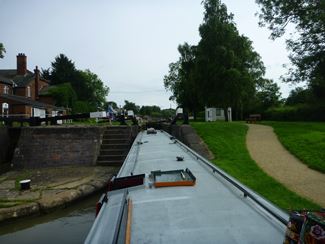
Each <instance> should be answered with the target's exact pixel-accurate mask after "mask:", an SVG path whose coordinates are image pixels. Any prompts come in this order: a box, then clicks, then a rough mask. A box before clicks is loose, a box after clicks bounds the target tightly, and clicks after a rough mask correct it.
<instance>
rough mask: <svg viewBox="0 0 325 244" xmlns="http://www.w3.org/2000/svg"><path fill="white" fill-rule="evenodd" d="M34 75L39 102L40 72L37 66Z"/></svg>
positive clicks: (36, 96)
mask: <svg viewBox="0 0 325 244" xmlns="http://www.w3.org/2000/svg"><path fill="white" fill-rule="evenodd" d="M34 73H35V100H38V84H39V79H40V71H39V69H38V67H37V66H36V68H35V69H34Z"/></svg>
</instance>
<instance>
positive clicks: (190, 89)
mask: <svg viewBox="0 0 325 244" xmlns="http://www.w3.org/2000/svg"><path fill="white" fill-rule="evenodd" d="M178 51H179V53H180V58H179V60H178V61H177V62H176V63H171V64H169V73H168V75H165V77H164V85H165V88H166V89H167V90H170V91H171V92H172V93H173V95H172V96H171V97H170V99H171V100H174V101H176V102H177V104H179V105H180V106H182V107H183V108H185V109H189V110H191V111H193V112H194V114H196V112H197V111H198V109H199V108H200V103H199V99H198V90H197V87H196V86H197V82H196V80H195V78H196V77H195V58H196V56H195V54H196V53H195V52H196V47H195V46H191V45H189V44H187V43H184V44H183V45H179V46H178Z"/></svg>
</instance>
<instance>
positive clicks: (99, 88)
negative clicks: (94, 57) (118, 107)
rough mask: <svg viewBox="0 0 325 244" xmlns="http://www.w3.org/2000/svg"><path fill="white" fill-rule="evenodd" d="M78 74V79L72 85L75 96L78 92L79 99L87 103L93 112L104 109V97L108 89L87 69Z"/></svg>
mask: <svg viewBox="0 0 325 244" xmlns="http://www.w3.org/2000/svg"><path fill="white" fill-rule="evenodd" d="M78 72H79V75H80V77H79V79H78V80H76V81H75V84H73V85H74V87H75V90H76V91H77V94H78V92H79V99H80V100H83V101H88V103H89V105H90V107H91V108H93V109H94V110H98V109H105V104H106V103H105V102H106V96H107V95H108V92H109V88H108V87H107V86H105V85H104V83H103V81H102V80H101V79H100V78H99V77H98V76H97V75H96V74H95V73H93V72H91V71H90V70H89V69H86V70H85V71H78Z"/></svg>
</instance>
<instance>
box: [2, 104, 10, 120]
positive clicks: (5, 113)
mask: <svg viewBox="0 0 325 244" xmlns="http://www.w3.org/2000/svg"><path fill="white" fill-rule="evenodd" d="M1 112H2V116H4V117H8V114H9V104H8V103H3V104H2V111H1Z"/></svg>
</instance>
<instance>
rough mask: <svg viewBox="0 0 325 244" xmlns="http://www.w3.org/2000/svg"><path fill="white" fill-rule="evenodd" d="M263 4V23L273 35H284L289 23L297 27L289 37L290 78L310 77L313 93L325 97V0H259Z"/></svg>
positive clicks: (261, 19) (307, 78) (306, 79)
mask: <svg viewBox="0 0 325 244" xmlns="http://www.w3.org/2000/svg"><path fill="white" fill-rule="evenodd" d="M256 2H257V3H258V4H259V5H260V6H261V11H260V14H259V17H260V25H261V26H264V25H267V26H268V28H269V29H270V30H271V37H272V38H273V39H275V38H278V37H281V36H282V35H283V34H284V33H285V32H286V30H287V26H288V24H293V25H294V27H295V33H294V35H291V37H290V38H289V39H288V40H287V46H288V48H289V49H290V50H291V54H290V56H289V57H290V60H291V62H292V64H293V68H291V69H290V71H289V74H290V75H289V77H287V79H286V80H287V81H291V82H300V81H307V82H308V84H309V87H310V88H311V90H312V91H313V93H314V95H315V96H316V97H317V98H319V99H322V100H323V101H324V100H325V1H323V0H295V1H286V0H256Z"/></svg>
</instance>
